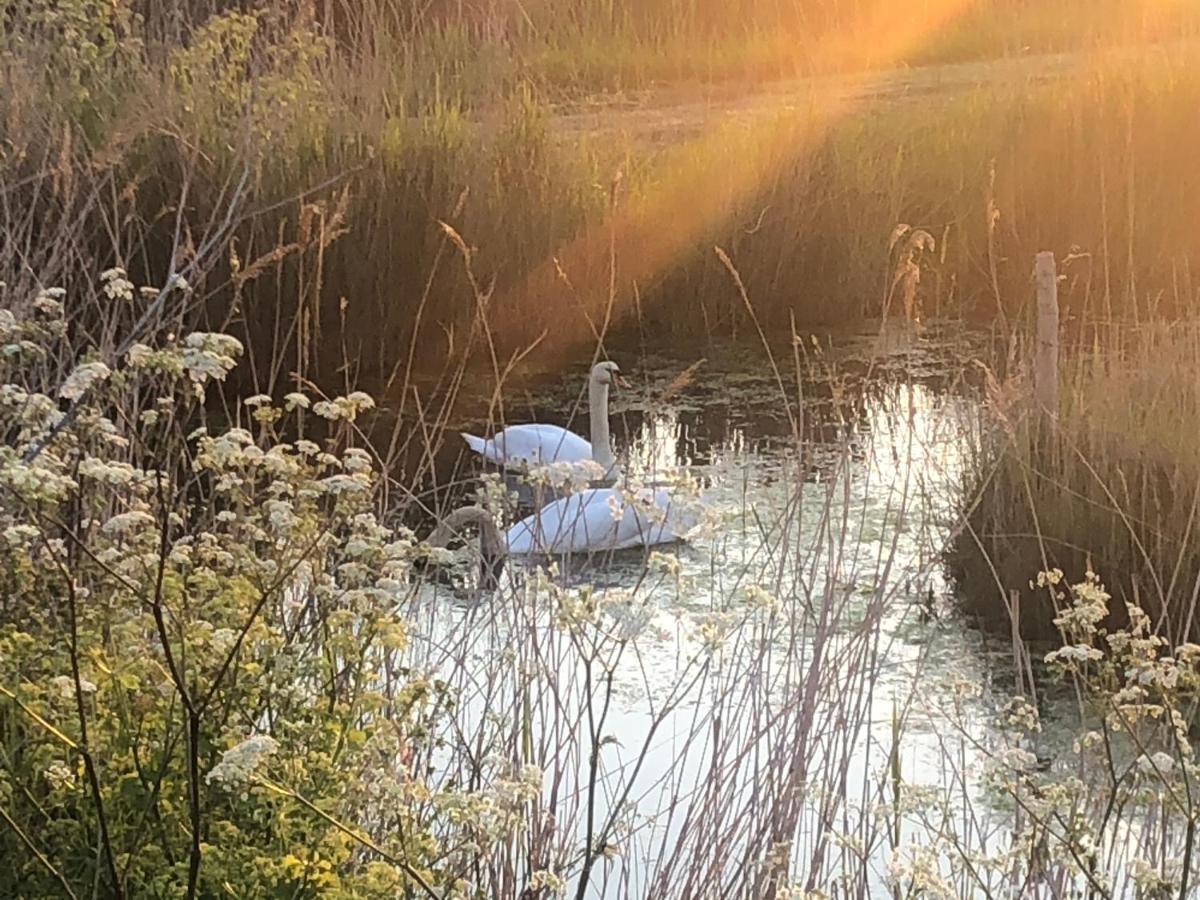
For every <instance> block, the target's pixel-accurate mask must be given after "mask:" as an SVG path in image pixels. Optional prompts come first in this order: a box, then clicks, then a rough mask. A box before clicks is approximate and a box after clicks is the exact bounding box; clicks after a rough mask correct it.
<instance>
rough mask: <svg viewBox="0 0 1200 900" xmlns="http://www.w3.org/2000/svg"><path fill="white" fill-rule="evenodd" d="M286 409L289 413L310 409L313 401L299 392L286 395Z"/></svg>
mask: <svg viewBox="0 0 1200 900" xmlns="http://www.w3.org/2000/svg"><path fill="white" fill-rule="evenodd" d="M283 405H284V408H286V409H287V411H288V412H294V411H295V410H297V409H308V408H309V406H311V405H312V403H311V401H310V400H309V399H308V398H307V397H306V396H304V395H303V394H301V393H300V392H299V391H292V392H291V393H290V394H285V395H284V397H283Z"/></svg>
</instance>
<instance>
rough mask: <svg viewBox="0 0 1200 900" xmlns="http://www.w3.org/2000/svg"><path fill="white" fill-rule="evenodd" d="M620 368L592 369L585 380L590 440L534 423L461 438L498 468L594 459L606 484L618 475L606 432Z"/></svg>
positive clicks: (606, 365)
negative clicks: (610, 396)
mask: <svg viewBox="0 0 1200 900" xmlns="http://www.w3.org/2000/svg"><path fill="white" fill-rule="evenodd" d="M620 371H621V370H620V368H619V367H618V366H617V364H616V363H614V362H601V363H597V364H596V365H594V366H593V367H592V371H591V374H590V375H589V377H588V415H589V419H590V426H591V435H592V439H591V440H590V441H589V440H587V439H586V438H583V437H580V436H579V435H577V434H575V433H574V432H573V431H568V430H567V429H566V428H562V427H561V426H558V425H544V424H539V423H533V424H529V425H509V426H508V427H507V428H505V429H503V430H502V431H499V432H497V433H496V434H494V435H493V436H492V437H490V438H483V437H479V436H477V435H474V434H466V433H465V432H464V433H463V435H462V438H463V440H464V441H466V442H467V446H468V447H470V448H471V449H472V450H473V451H475V452H476V453H478V454H479V455H480V456H482V457H483V458H484V459H486V460H487V461H488V462H490V463H493V464H495V465H497V466H503V467H505V468H515V469H528V468H530V467H533V466H544V465H549V464H551V463H557V462H568V463H579V462H585V461H587V460H593V461H594V462H596V463H597V464H599V465H600V467H601V468H603V469H604V471H605V472H606V473H607V475H606V478H605V480H606V481H615V480H617V478H618V477H619V476H618V474H617V473H618V469H617V463H616V460H615V459H614V458H613V452H612V443H611V440H610V438H609V430H608V392H609V389H610V388H611V387H612V386H613V385H616V384H620V383H621V382H620Z"/></svg>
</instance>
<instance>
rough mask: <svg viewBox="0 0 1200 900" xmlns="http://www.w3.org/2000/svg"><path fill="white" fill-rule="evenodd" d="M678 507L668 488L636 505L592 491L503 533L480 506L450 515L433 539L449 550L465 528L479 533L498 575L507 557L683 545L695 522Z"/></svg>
mask: <svg viewBox="0 0 1200 900" xmlns="http://www.w3.org/2000/svg"><path fill="white" fill-rule="evenodd" d="M691 518H692V516H689V515H687V514H684V513H682V512H681V511H680V510H678V509H675V508H673V507H672V502H671V494H670V492H669V491H667V490H666V489H665V488H654V489H649V488H648V489H645V490H643V491H641V492H639V493H638V494H637V495H635V498H634V501H633V502H630V500H629V499H628V498H627V497H626V496H625V495H624V494H622V493H621V492H620V491H617V490H615V489H613V488H589V489H587V490H585V491H580V492H579V493H578V494H571V495H570V496H567V497H563V498H562V499H560V500H555V501H554V502H553V503H549V504H547V505H546V506H544V507H543V508H542V509H540V510H538V511H537V512H535V513H533V514H532V515H529V516H526V517H525V518H524V519H522V520H521V521H519V522H517V523H516V524H515V525H513V526H512V527H511V528H509V529H508V530H507V531H506V532H503V533H502V532H501V531H500V529H499V527H498V526H497V525H496V522H495V519H493V517H492V514H491V513H490V512H488V511H487V510H486V509H484V508H482V507H480V506H465V507H462V508H461V509H456V510H454V512H452V513H450V514H449V515H448V516H447V517H446V518H445V519H444V520H443V521H442V522H441V523H440V524H439V525H438V526H437V528H436V529H434V531H433V533H432V534H431V535H430V536H429V539H428V543H429V544H430V545H431V546H444V545H445V544H446V542H448V541H449V540H450V538H451V537H452V536H453V535H454V534H455V533H456V532H457V531H458V530H459V529H461V528H462V527H463V526H465V525H476V526H478V528H479V541H480V552H481V555H482V557H483V559H484V565H485V568H486V569H490V570H491V571H492V572H495V571H496V570H497V568H498V564H499V562H500V561H501V560H503V558H504V557H505V556H531V555H544V556H562V555H566V554H575V553H597V552H602V551H611V550H625V549H628V548H631V547H653V546H657V545H659V544H669V543H674V542H675V541H679V540H682V539H683V538H684V536H685V535H686V534H687V532H688V531H689V530H690V529H691V526H692V525H693V524H694V522H692V521H690V520H691Z"/></svg>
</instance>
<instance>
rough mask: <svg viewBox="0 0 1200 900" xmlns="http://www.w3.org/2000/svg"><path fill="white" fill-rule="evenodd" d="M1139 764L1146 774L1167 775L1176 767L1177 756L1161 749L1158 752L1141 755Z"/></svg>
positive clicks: (1139, 767)
mask: <svg viewBox="0 0 1200 900" xmlns="http://www.w3.org/2000/svg"><path fill="white" fill-rule="evenodd" d="M1137 766H1138V769H1139V770H1140V771H1141V772H1142V773H1143V774H1144V775H1153V776H1166V775H1168V774H1169V773H1170V772H1171V770H1172V769H1174V768H1175V758H1174V757H1173V756H1171V754H1169V753H1165V752H1163V751H1162V750H1159V751H1158V752H1157V753H1151V754H1149V755H1146V754H1143V755H1142V756H1140V757H1139V758H1138V761H1137Z"/></svg>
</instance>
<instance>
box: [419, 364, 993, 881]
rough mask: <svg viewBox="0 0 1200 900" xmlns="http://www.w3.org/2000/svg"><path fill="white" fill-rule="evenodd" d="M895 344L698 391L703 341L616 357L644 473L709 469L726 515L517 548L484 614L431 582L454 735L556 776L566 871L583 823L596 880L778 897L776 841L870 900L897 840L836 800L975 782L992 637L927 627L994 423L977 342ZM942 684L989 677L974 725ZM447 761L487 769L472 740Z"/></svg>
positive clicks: (433, 638) (433, 623) (541, 817)
mask: <svg viewBox="0 0 1200 900" xmlns="http://www.w3.org/2000/svg"><path fill="white" fill-rule="evenodd" d="M876 349H877V348H876V347H875V346H874V345H870V344H867V345H864V343H862V342H858V343H856V342H847V343H846V344H844V345H841V346H838V347H836V348H828V347H827V348H823V349H822V350H821V353H820V354H819V356H818V357H817V358H816V359H813V358H812V357H813V356H817V354H816V352H815V351H812V352H811V353H810V354H809V359H808V361H807V363H806V365H805V366H802V367H801V368H800V369H799V373H798V375H797V376H795V377H793V378H792V380H791V381H790V382H788V381H784V383H783V384H782V386H781V385H780V383H779V379H777V378H776V376H775V374H774V372H773V371H772V369H771V367H770V366H769V365H767V364H766V363H765V360H764V359H763V357H762V355H761V352H759V353H755V352H753V351H746V350H740V349H737V348H733V349H729V350H727V351H724V352H723V353H722V354H720V355H713V354H711V353H710V354H709V358H708V360H707V362H706V364H705V366H704V367H702V369H700V370H698V371H700V372H702V373H703V376H702V377H697V379H696V380H695V381H693V382H692V383H690V384H686V385H678V384H677V383H676V379H677V377H678V374H679V373H680V372H681V371H684V370H685V369H687V368H688V367H689V366H690V365H691V364H692V363H693V362H694V361H695V360H694V357H691V358H689V357H687V356H681V357H674V358H672V357H668V356H658V357H646V358H643V359H641V360H630V361H626V360H620V361H621V363H622V368H623V369H624V370H625V371H627V372H633V373H635V374H636V376H637V378H638V385H639V386H638V390H637V392H636V393H631V394H627V395H625V396H622V397H620V398H618V400H617V401H616V402H615V403H614V409H613V420H614V428H613V430H614V434H615V436H616V442H617V448H618V451H619V454H620V455H621V456H622V459H623V462H624V463H625V465H626V466H627V468H628V469H629V470H630V471H634V472H636V473H638V474H639V475H640V476H641V477H644V478H648V479H650V478H655V477H659V476H661V475H665V474H666V473H669V472H671V471H672V470H675V469H679V468H686V469H687V470H688V471H689V472H691V473H692V474H694V475H695V476H697V477H699V478H700V479H701V480H702V482H703V485H704V491H705V497H706V500H707V502H708V503H709V504H711V505H712V507H713V508H715V509H716V510H717V511H718V513H719V514H720V521H719V525H718V527H715V528H713V529H712V531H711V532H710V533H708V534H707V535H705V536H703V537H701V538H699V539H696V540H693V541H692V542H690V543H688V544H684V545H681V546H679V547H677V548H676V549H675V550H674V552H673V555H671V556H670V557H668V558H667V559H666V560H665V561H664V560H659V561H658V562H657V563H656V564H655V565H650V566H648V565H647V562H646V559H645V554H640V553H633V554H623V555H614V556H606V557H601V558H592V559H587V560H584V559H575V560H564V561H560V562H559V573H558V574H557V575H556V576H555V577H554V579H553V583H554V585H555V586H554V587H553V588H546V587H545V586H541V587H539V586H538V582H539V577H540V576H539V575H538V574H537V573H536V571H534V570H532V569H531V568H529V567H528V566H525V565H517V564H514V563H512V562H510V565H509V566H508V567H507V570H506V573H505V575H506V578H507V579H508V581H507V582H506V590H505V591H504V592H503V593H502V594H500V595H497V596H493V597H488V598H484V600H483V604H482V605H479V604H473V605H462V604H455V603H453V602H448V600H449V599H450V597H449V596H448V593H447V591H446V590H445V589H444V588H434V587H430V588H429V589H427V590H426V591H424V592H422V593H421V594H420V595H418V596H417V597H416V598H415V599H414V608H413V612H414V620H415V621H418V622H421V623H423V624H422V632H421V634H420V635H419V636H418V640H417V641H416V642H415V644H414V654H415V655H414V659H413V664H414V665H416V666H418V667H424V668H428V669H429V670H431V671H433V672H436V673H437V674H438V675H439V677H442V678H444V679H445V680H447V681H448V682H449V683H450V684H451V685H452V686H453V687H454V688H455V690H456V691H457V692H458V694H459V696H460V697H461V698H462V706H461V707H460V708H459V709H458V710H457V714H456V716H455V720H454V723H453V727H452V729H451V730H450V733H449V734H448V736H447V740H448V741H449V742H450V743H451V744H453V743H454V742H462V741H464V740H466V741H467V742H468V743H469V744H470V745H471V746H472V747H475V748H490V749H491V751H492V752H494V753H497V754H499V755H501V756H506V757H510V758H517V759H521V760H527V761H532V762H534V763H536V764H537V765H538V766H539V767H540V768H541V769H542V771H543V772H544V773H545V779H546V780H545V785H544V787H545V791H544V795H545V798H546V799H545V806H544V807H539V808H538V810H539V811H538V812H537V813H536V814H535V816H534V818H535V820H536V821H534V822H533V823H532V827H533V828H534V832H533V833H537V834H542V835H543V836H544V840H545V846H544V847H543V848H542V851H540V852H545V853H546V854H548V857H547V858H549V859H556V860H557V863H556V864H557V865H559V866H560V867H561V868H564V869H565V868H569V867H570V865H572V864H571V863H570V862H569V859H570V858H571V856H572V854H574V855H576V856H577V854H578V852H579V847H580V846H583V845H585V842H586V835H588V834H592V835H593V838H595V834H596V833H600V834H602V835H603V836H604V839H605V841H610V842H611V843H612V845H613V847H614V848H616V849H615V852H614V855H613V857H612V858H611V859H610V858H608V857H607V856H606V857H605V858H604V859H603V860H602V861H601V862H600V863H599V867H598V870H597V873H596V875H595V877H594V878H592V879H591V880H590V881H589V891H588V893H587V895H588V896H599V897H622V896H636V897H641V896H649V895H656V896H677V897H685V896H725V895H729V896H735V895H736V896H768V895H771V894H773V893H774V887H775V886H777V881H776V880H775V879H776V877H777V876H776V875H773V874H772V872H771V870H770V867H769V866H767V865H766V863H765V862H764V861H766V860H769V859H771V858H773V855H774V856H778V857H779V861H778V865H779V866H781V867H783V868H784V869H787V870H789V871H790V872H793V873H797V872H812V871H814V870H820V869H822V868H825V869H837V868H838V867H842V868H844V869H846V870H847V871H850V870H852V869H853V870H854V871H857V872H859V875H858V876H857V877H858V883H859V884H860V885H862V890H864V891H866V892H867V895H874V892H875V891H876V890H879V891H882V890H884V885H883V881H882V873H883V870H884V868H885V863H886V859H887V856H888V853H889V849H890V844H889V838H888V836H887V834H886V833H885V832H883V831H881V830H880V829H879V827H878V824H877V823H875V824H872V822H873V820H872V819H871V817H870V815H867V816H866V818H862V819H856V820H855V822H856V824H855V825H854V826H853V828H854V829H857V831H856V834H857V839H858V840H859V841H860V842H861V844H862V849H861V850H858V851H854V852H850V851H848V850H847V847H846V846H844V845H843V846H839V845H835V844H833V843H831V842H830V840H829V832H830V830H831V827H832V826H831V817H833V816H842V817H845V818H846V821H847V822H849V821H850V820H851V815H850V811H851V810H852V809H854V808H862V809H870V808H872V807H874V806H876V805H879V804H881V803H883V802H884V800H885V799H886V798H885V797H884V795H883V793H882V792H883V790H884V788H885V787H886V784H887V780H886V772H887V771H888V770H889V766H899V767H900V768H901V769H902V771H903V772H904V778H905V781H906V783H907V784H912V785H922V784H924V785H929V786H931V787H934V788H938V789H941V788H944V787H945V786H946V785H953V784H955V778H957V777H959V776H958V775H956V774H955V773H952V772H949V771H948V770H947V760H948V759H953V760H955V761H956V762H957V764H958V765H959V766H960V767H967V768H970V767H971V766H974V765H976V764H977V762H978V748H977V746H976V743H975V742H976V741H977V740H978V739H979V737H980V735H981V734H982V730H983V728H984V723H985V722H986V720H987V701H986V696H987V695H986V686H987V684H988V681H989V679H990V677H991V668H990V666H989V663H988V659H987V654H986V652H985V651H986V645H985V643H984V642H983V640H982V638H980V637H979V636H978V635H977V634H975V633H973V632H971V631H969V630H967V629H965V628H963V627H961V625H960V624H959V623H953V624H951V623H942V622H939V621H937V620H936V618H934V619H932V620H931V619H930V617H929V613H930V611H932V612H933V613H935V614H936V613H937V612H938V611H939V610H940V608H941V606H942V603H943V598H944V595H945V593H946V584H945V582H944V580H943V577H942V573H941V567H940V563H939V558H940V557H939V552H940V549H941V547H942V545H943V543H944V541H945V539H946V536H947V533H948V530H949V528H950V527H951V526H952V525H953V521H954V516H955V509H956V505H955V496H956V490H957V486H958V484H959V482H960V472H959V467H960V466H961V464H962V451H961V448H962V447H963V439H964V436H966V435H967V434H969V429H970V428H972V427H973V423H974V421H975V419H976V411H975V401H974V400H973V397H972V395H971V393H970V392H969V391H966V390H961V389H960V387H961V381H960V379H959V377H958V372H957V370H956V369H955V360H956V359H958V358H960V357H961V356H962V355H964V354H965V351H962V350H956V351H955V352H954V353H952V354H951V353H947V352H946V349H945V348H944V347H941V346H938V345H932V344H931V345H920V344H918V345H916V346H913V345H904V346H902V347H901V348H893V349H894V351H895V352H894V355H893V356H885V357H879V356H873V355H872V353H873V352H874V351H875V350H876ZM586 368H587V367H586V366H582V367H580V369H579V371H573V372H572V373H570V375H569V376H568V377H564V378H562V379H559V380H557V381H555V382H547V383H544V384H541V385H533V386H531V387H530V388H529V394H528V395H527V396H528V397H537V402H536V403H534V402H532V401H530V403H529V408H530V409H531V410H532V415H533V416H534V417H535V418H536V420H537V421H545V422H556V423H559V424H564V425H568V426H569V425H570V424H571V423H572V422H573V421H574V422H576V423H578V422H579V421H580V420H579V419H578V418H577V417H573V416H572V410H573V408H574V404H575V402H576V398H575V396H574V395H573V393H572V387H571V386H573V385H578V384H581V383H582V374H583V373H585V372H586ZM510 408H511V405H510ZM582 582H587V583H588V584H590V585H593V586H594V588H595V589H594V590H588V591H586V592H577V591H576V589H577V587H578V586H579V585H580V584H581V583H582ZM451 593H452V592H451ZM930 598H932V600H931V599H930ZM587 603H593V604H594V605H595V606H597V607H599V608H603V609H605V610H606V614H605V615H606V618H605V619H604V622H605V624H604V625H603V626H602V627H599V628H591V626H590V625H588V624H587V622H588V620H587V615H589V613H587V612H586V610H587V609H588V608H589V607H587V606H586V604H587ZM573 617H575V618H577V619H578V621H576V620H575V619H573ZM579 617H582V618H579ZM581 623H582V624H581ZM635 635H636V637H635ZM941 682H945V683H947V684H966V685H968V686H970V688H971V690H970V691H969V692H968V694H966V695H964V696H969V697H970V698H972V699H969V700H968V701H966V705H965V706H961V707H959V711H960V712H963V710H965V713H964V715H963V717H962V718H963V721H965V723H966V725H965V727H966V729H967V730H966V731H965V732H964V731H962V730H960V729H961V728H963V727H964V726H963V725H962V724H961V723H954V724H953V727H951V723H950V722H949V721H948V720H947V719H946V718H945V717H944V716H942V715H941V714H939V712H938V711H937V710H936V709H935V708H933V707H926V706H923V705H920V704H918V703H916V702H915V701H914V697H917V696H919V695H923V694H924V692H923V691H922V692H918V691H916V690H914V687H915V686H918V685H921V686H928V685H931V684H935V683H941ZM897 728H900V729H901V730H902V731H903V733H904V740H903V743H902V745H901V746H897V745H896V744H895V736H896V733H897V732H896V729H897ZM949 751H953V753H952V754H950V753H949ZM470 758H471V759H477V758H478V753H477V752H476V753H474V754H472V755H471V756H470ZM592 759H598V760H600V762H599V763H598V766H599V768H598V769H597V779H598V782H596V783H593V782H592V780H591V775H590V772H591V769H590V765H589V761H590V760H592ZM438 764H439V765H440V766H443V767H444V769H445V772H444V776H445V777H446V778H447V779H448V780H452V781H454V782H455V783H464V782H465V781H468V780H470V779H478V778H479V775H478V773H477V772H475V771H472V770H471V769H470V766H468V765H467V764H466V763H465V762H464V760H463V758H462V757H461V756H455V755H454V754H453V753H450V752H449V751H448V752H447V753H446V755H445V757H444V758H443V759H441V760H439V761H438ZM597 785H598V786H599V790H598V791H597V789H596V788H597ZM538 829H541V830H540V831H539V830H538ZM781 848H782V849H781ZM531 852H532V851H531ZM555 854H558V855H557V856H555ZM780 854H782V855H781V856H780Z"/></svg>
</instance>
